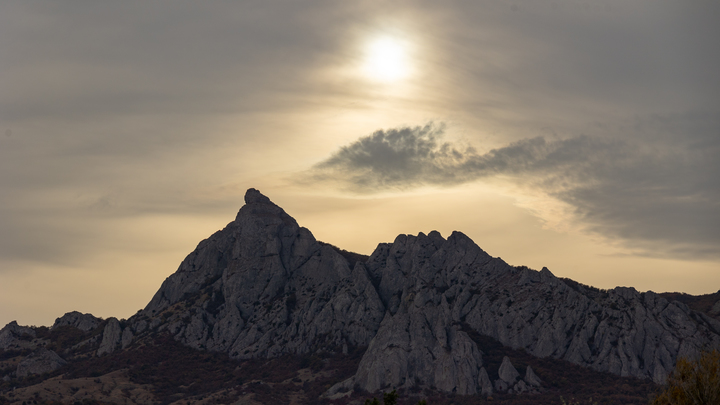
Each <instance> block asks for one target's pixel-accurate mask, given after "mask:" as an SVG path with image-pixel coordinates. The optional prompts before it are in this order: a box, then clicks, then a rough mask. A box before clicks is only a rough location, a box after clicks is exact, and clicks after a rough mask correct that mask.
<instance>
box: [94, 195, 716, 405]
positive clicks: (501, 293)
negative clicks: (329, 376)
mask: <svg viewBox="0 0 720 405" xmlns="http://www.w3.org/2000/svg"><path fill="white" fill-rule="evenodd" d="M245 202H246V204H245V206H243V207H242V208H241V209H240V212H239V213H238V215H237V217H236V218H235V220H234V221H233V222H231V223H230V224H228V226H227V227H226V228H225V229H223V230H221V231H219V232H217V233H215V234H214V235H212V236H211V237H210V238H208V239H207V240H204V241H202V242H201V243H200V244H199V245H198V247H197V249H196V250H195V251H194V252H192V253H191V254H190V255H189V256H188V257H187V258H186V259H185V260H184V261H183V262H182V264H181V265H180V267H179V269H178V271H177V272H176V273H175V274H173V275H171V276H170V277H168V279H166V280H165V282H164V283H163V285H162V287H161V288H160V290H159V291H158V292H157V293H156V294H155V296H154V297H153V299H152V301H151V302H150V303H149V304H148V305H147V307H146V308H145V309H144V310H143V311H141V312H140V313H139V314H137V315H136V316H134V317H132V318H131V319H130V320H129V324H128V326H127V327H125V328H124V329H123V328H121V327H120V325H119V324H117V321H116V320H115V321H114V322H113V321H110V322H108V324H107V326H106V328H105V332H104V335H103V341H102V344H101V348H100V350H98V354H101V353H110V352H112V351H113V350H117V349H118V348H121V347H126V345H127V344H129V343H128V342H131V341H132V339H133V336H141V335H142V334H145V333H150V332H153V331H160V332H169V333H171V334H172V335H173V336H174V337H175V339H177V340H179V341H181V342H183V343H184V344H186V345H188V346H191V347H195V348H199V349H205V350H212V351H218V352H225V353H227V354H228V355H229V356H231V357H232V358H235V359H247V358H258V357H265V358H271V357H277V356H279V355H282V354H285V353H291V354H302V353H311V352H315V351H336V352H339V351H342V350H343V348H347V347H351V346H362V347H367V350H366V352H365V354H364V356H363V358H362V359H361V361H360V365H359V367H358V370H357V372H356V374H355V375H354V376H353V377H352V378H350V379H348V380H346V381H343V382H342V383H340V384H337V385H336V386H334V387H332V388H331V389H330V390H329V391H328V393H327V395H328V396H330V397H336V396H337V395H342V394H343V393H346V392H349V391H350V390H352V389H354V388H359V389H364V390H367V391H377V390H379V389H383V388H385V387H395V388H401V387H410V386H418V385H419V386H424V387H431V388H435V389H438V390H440V391H444V392H455V393H458V394H475V393H483V394H485V395H489V394H490V393H492V392H493V389H496V390H499V391H512V392H524V391H527V390H532V389H535V388H536V387H538V386H540V385H541V384H542V382H541V381H540V379H539V378H537V376H536V375H535V374H534V372H533V371H532V369H530V368H528V369H526V370H525V377H524V378H522V379H521V378H520V375H519V373H518V372H517V370H516V369H515V368H514V367H513V366H512V364H511V363H510V361H509V359H508V360H507V362H505V361H504V362H503V367H501V368H503V370H491V371H492V373H493V375H494V373H495V372H496V371H497V372H498V375H500V378H499V379H498V380H496V381H491V380H490V378H489V376H488V370H487V369H486V367H485V364H484V363H483V353H482V349H483V348H482V347H478V345H477V343H476V342H475V341H474V340H472V339H471V338H470V336H469V335H468V333H469V332H472V333H474V334H481V335H486V336H490V337H492V338H494V339H496V340H498V341H500V342H501V343H503V344H504V345H506V346H510V347H512V348H514V349H523V350H525V351H527V352H528V353H530V354H533V355H535V356H538V357H547V356H550V357H554V358H559V359H564V360H567V361H570V362H572V363H575V364H578V365H581V366H585V367H590V368H592V369H595V370H598V371H607V372H611V373H614V374H617V375H622V376H635V377H640V378H652V379H653V380H654V381H656V382H662V381H664V378H665V376H666V375H667V373H668V372H669V371H670V370H671V369H672V368H673V366H674V364H675V360H676V358H677V357H678V356H682V355H689V354H692V353H693V352H694V351H696V350H698V349H699V348H701V347H706V346H710V345H718V344H720V322H718V321H717V320H715V319H713V318H710V317H708V316H707V315H704V314H702V313H699V312H695V311H692V310H690V309H689V308H688V307H687V306H685V305H684V304H681V303H679V302H676V301H668V300H666V299H664V298H663V297H660V296H659V295H657V294H654V293H652V292H646V293H639V292H637V291H635V290H634V289H632V288H625V287H618V288H615V289H613V290H609V291H605V290H598V289H594V288H591V287H587V286H583V285H580V284H578V283H575V282H572V281H570V280H561V279H558V278H556V277H555V276H554V275H553V274H552V273H551V272H550V271H549V270H548V269H546V268H543V269H542V270H541V271H535V270H531V269H528V268H526V267H513V266H510V265H508V264H507V263H505V262H504V261H502V260H501V259H499V258H493V257H491V256H490V255H488V254H487V253H486V252H484V251H483V250H482V249H480V248H479V247H478V246H477V245H476V244H475V243H474V242H473V241H472V240H471V239H470V238H468V237H467V236H465V235H464V234H462V233H460V232H454V233H453V234H452V235H450V236H449V237H448V238H447V239H445V238H443V237H442V236H441V235H440V234H439V233H438V232H434V231H433V232H430V233H429V234H427V235H425V234H423V233H420V234H419V235H417V236H411V235H400V236H398V237H397V238H396V240H395V241H394V242H393V243H391V244H389V243H384V244H380V245H378V248H377V249H376V250H375V252H374V253H373V254H372V256H370V257H369V258H368V259H367V260H365V261H363V260H359V261H357V263H354V262H355V260H353V263H354V265H353V266H352V267H351V266H350V262H349V261H348V260H346V259H345V257H343V255H342V254H341V253H340V252H338V251H337V250H336V249H334V248H333V247H332V246H329V245H326V244H321V243H319V242H318V241H316V240H315V238H314V237H313V235H312V234H311V233H310V231H309V230H307V229H305V228H302V227H300V226H299V225H298V224H297V222H296V221H295V220H294V219H293V218H292V217H290V216H289V215H287V214H286V213H285V212H284V211H283V210H282V209H281V208H280V207H278V206H277V205H275V204H273V203H272V202H271V201H270V200H269V199H268V198H267V197H265V196H263V195H262V194H260V193H259V192H258V191H257V190H254V189H250V190H248V192H247V194H246V196H245ZM513 371H514V373H513ZM515 374H517V375H515ZM493 385H494V386H495V387H493Z"/></svg>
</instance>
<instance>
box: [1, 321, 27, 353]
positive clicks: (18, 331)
mask: <svg viewBox="0 0 720 405" xmlns="http://www.w3.org/2000/svg"><path fill="white" fill-rule="evenodd" d="M35 336H36V335H35V330H33V329H32V328H30V327H27V326H20V325H18V323H17V322H16V321H12V322H10V323H9V324H7V325H5V327H3V328H2V329H0V349H3V350H12V349H23V348H27V347H31V343H30V342H29V340H31V339H34V338H35Z"/></svg>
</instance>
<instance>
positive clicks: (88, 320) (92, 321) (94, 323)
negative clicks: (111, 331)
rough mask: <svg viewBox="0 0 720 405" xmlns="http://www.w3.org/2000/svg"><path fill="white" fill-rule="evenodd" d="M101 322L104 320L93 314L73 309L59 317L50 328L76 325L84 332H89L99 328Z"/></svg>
mask: <svg viewBox="0 0 720 405" xmlns="http://www.w3.org/2000/svg"><path fill="white" fill-rule="evenodd" d="M100 322H102V319H100V318H96V317H94V316H93V315H92V314H83V313H81V312H78V311H73V312H68V313H66V314H65V315H63V316H61V317H60V318H57V319H56V320H55V323H54V324H53V326H52V327H51V328H50V329H57V328H58V327H60V326H74V327H76V328H78V329H80V330H81V331H83V332H88V331H91V330H93V329H95V328H97V327H98V326H99V325H100Z"/></svg>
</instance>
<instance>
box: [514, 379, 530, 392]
mask: <svg viewBox="0 0 720 405" xmlns="http://www.w3.org/2000/svg"><path fill="white" fill-rule="evenodd" d="M528 390H529V388H528V386H527V384H525V381H523V380H520V381H518V382H517V383H516V384H515V386H514V387H513V391H515V392H516V393H518V394H521V393H523V392H527V391H528Z"/></svg>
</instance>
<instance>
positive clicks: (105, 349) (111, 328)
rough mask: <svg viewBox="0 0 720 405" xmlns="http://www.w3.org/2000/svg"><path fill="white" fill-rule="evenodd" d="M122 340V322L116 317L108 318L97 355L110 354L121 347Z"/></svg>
mask: <svg viewBox="0 0 720 405" xmlns="http://www.w3.org/2000/svg"><path fill="white" fill-rule="evenodd" d="M121 342H122V329H121V327H120V322H119V321H118V320H117V319H116V318H110V319H108V322H107V324H106V325H105V329H103V334H102V342H100V347H99V348H98V350H97V355H98V356H102V355H103V354H109V353H112V352H114V351H115V350H116V349H118V348H119V347H120V344H121Z"/></svg>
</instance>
